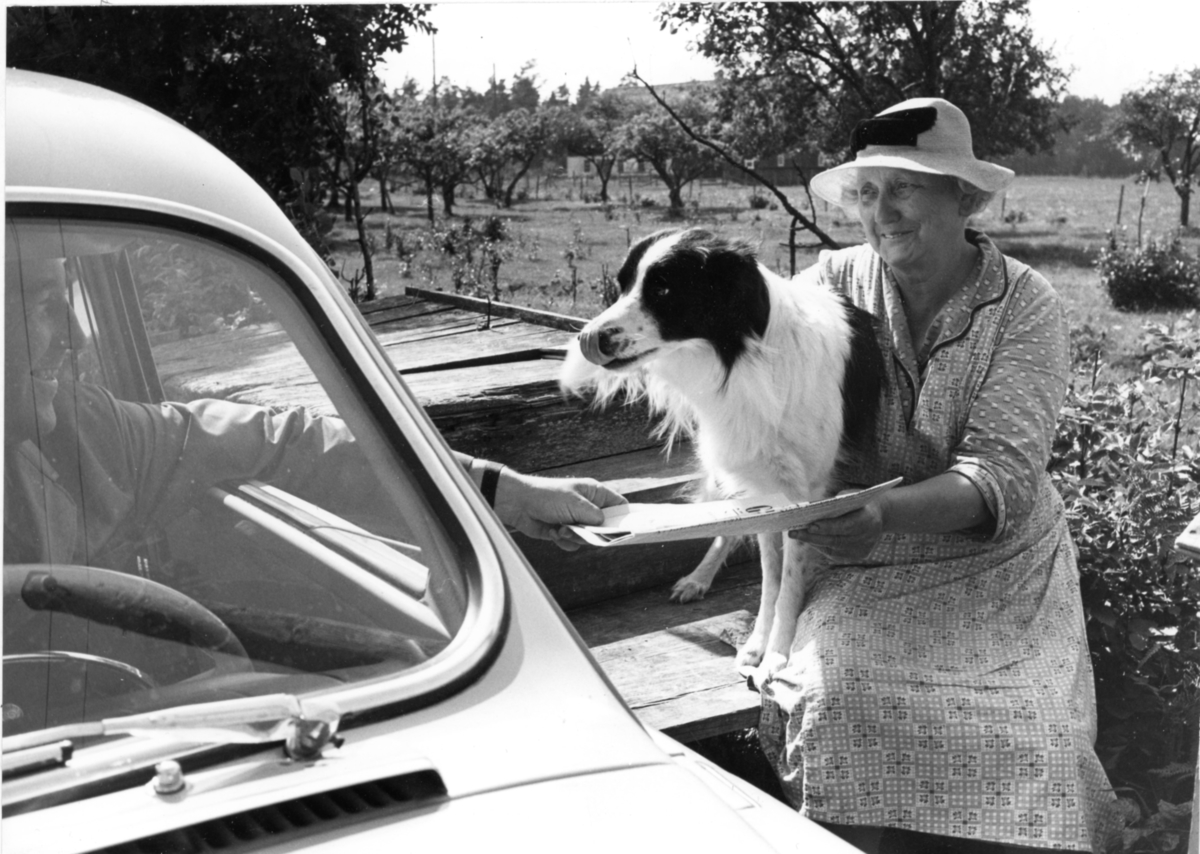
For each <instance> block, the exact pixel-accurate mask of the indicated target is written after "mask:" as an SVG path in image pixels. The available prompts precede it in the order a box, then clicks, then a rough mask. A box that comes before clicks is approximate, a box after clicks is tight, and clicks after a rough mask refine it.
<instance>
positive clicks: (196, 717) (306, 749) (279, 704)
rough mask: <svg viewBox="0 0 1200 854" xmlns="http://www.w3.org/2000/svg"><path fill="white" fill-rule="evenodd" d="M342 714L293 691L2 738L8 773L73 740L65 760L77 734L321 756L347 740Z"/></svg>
mask: <svg viewBox="0 0 1200 854" xmlns="http://www.w3.org/2000/svg"><path fill="white" fill-rule="evenodd" d="M341 717H342V715H341V711H340V710H339V708H338V706H337V703H335V702H334V701H332V700H328V699H324V698H310V699H305V700H302V699H300V698H299V697H297V696H295V695H293V694H267V695H264V696H262V697H242V698H239V699H237V700H221V701H218V702H215V703H194V704H192V705H188V706H177V707H176V708H173V709H163V710H161V711H157V712H147V713H145V714H140V715H124V716H122V717H117V718H104V719H102V720H98V721H83V722H80V723H74V724H63V725H62V726H56V727H49V728H48V729H41V730H37V731H36V732H28V733H22V734H21V735H12V736H9V737H8V738H5V739H3V741H2V742H0V745H2V750H3V754H4V756H3V771H4V773H5V774H8V773H12V772H16V771H20V770H24V769H26V768H28V767H29V766H30V765H31V764H44V763H45V761H46V759H45V748H46V747H47V746H48V745H55V746H58V745H62V743H63V742H67V743H68V744H67V745H66V747H67V748H68V749H65V750H63V751H62V760H61V761H62V762H65V761H66V760H67V758H69V757H70V755H71V751H70V749H69V747H70V742H72V741H73V740H76V739H82V738H97V737H100V736H110V735H140V736H146V737H149V738H160V739H164V740H167V741H174V742H188V743H194V742H214V743H219V744H270V743H273V742H282V743H283V748H284V751H285V752H286V753H287V755H288V756H289V757H291V758H292V759H297V760H308V759H315V758H316V757H317V756H319V755H320V753H321V750H322V749H324V748H325V746H326V745H328V744H333V745H334V746H335V747H337V746H340V745H341V743H342V741H341V738H339V737H338V736H337V728H338V724H339V723H340V722H341ZM34 757H36V759H35V758H34ZM59 764H61V762H60V763H59Z"/></svg>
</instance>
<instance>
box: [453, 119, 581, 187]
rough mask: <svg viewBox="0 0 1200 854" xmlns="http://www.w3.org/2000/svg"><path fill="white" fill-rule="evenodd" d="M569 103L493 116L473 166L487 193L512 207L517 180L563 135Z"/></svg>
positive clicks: (484, 132) (479, 142)
mask: <svg viewBox="0 0 1200 854" xmlns="http://www.w3.org/2000/svg"><path fill="white" fill-rule="evenodd" d="M567 112H568V111H567V109H566V108H565V107H549V108H547V107H543V108H541V109H538V110H527V109H525V108H523V107H522V108H519V109H515V110H512V111H510V112H507V113H504V114H503V115H501V116H498V117H497V118H495V119H493V120H492V122H491V123H490V124H489V125H488V126H487V128H486V130H484V131H483V132H482V133H481V134H480V135H479V136H478V138H477V141H476V148H475V151H474V153H473V155H472V158H473V159H472V166H473V169H474V171H475V173H476V174H477V175H478V176H479V180H480V183H482V184H483V187H484V193H485V194H486V195H487V197H488V198H489V199H492V200H493V201H495V202H496V203H497V204H499V205H501V206H503V207H506V208H510V207H512V204H513V195H514V193H515V192H516V188H517V183H518V182H519V181H520V180H521V179H522V178H523V177H525V174H526V173H527V172H528V171H529V169H530V167H532V166H533V164H534V163H535V162H536V161H537V160H538V159H539V158H541V157H542V156H543V155H544V154H545V153H546V151H547V149H549V148H550V147H551V146H552V145H553V144H554V142H555V141H556V140H557V139H558V138H559V136H560V135H561V131H560V128H561V126H562V122H563V114H565V113H567Z"/></svg>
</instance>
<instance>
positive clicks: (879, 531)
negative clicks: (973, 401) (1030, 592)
mask: <svg viewBox="0 0 1200 854" xmlns="http://www.w3.org/2000/svg"><path fill="white" fill-rule="evenodd" d="M995 522H996V520H995V517H994V516H992V513H991V511H990V510H988V506H987V502H986V501H984V499H983V495H982V494H981V493H980V492H979V490H978V489H977V488H976V487H975V485H974V484H973V483H971V481H969V480H968V479H967V478H966V477H964V476H963V475H961V474H958V473H957V472H952V471H951V472H946V473H944V474H939V475H937V476H936V477H931V478H929V479H928V480H923V481H921V482H920V483H914V484H912V485H911V486H898V487H896V488H895V489H890V490H888V491H887V492H885V493H884V494H883V495H881V496H880V497H879V498H877V499H876V500H874V501H872V502H871V503H870V504H868V505H866V506H865V507H863V508H862V509H860V510H856V511H854V512H853V513H847V514H845V515H844V516H837V517H834V518H831V519H822V520H820V521H817V522H813V523H812V524H810V525H806V526H805V527H803V528H797V529H796V530H794V531H791V532H790V533H789V536H791V537H792V538H793V539H796V540H800V541H802V542H806V543H809V544H810V545H813V546H815V547H816V548H817V549H818V550H819V551H820V552H821V553H823V554H826V555H828V556H829V557H831V558H835V559H838V560H854V559H857V558H862V557H866V556H867V555H868V554H870V553H871V550H872V549H874V548H875V546H876V544H878V542H879V540H880V538H881V537H882V536H883V535H884V534H947V533H951V532H954V531H968V530H972V529H976V530H989V531H990V529H991V528H992V527H993V526H994V525H995Z"/></svg>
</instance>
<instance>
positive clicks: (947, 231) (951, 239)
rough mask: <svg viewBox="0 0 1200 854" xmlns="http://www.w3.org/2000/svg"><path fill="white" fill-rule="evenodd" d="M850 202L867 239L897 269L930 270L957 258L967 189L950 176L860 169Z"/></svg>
mask: <svg viewBox="0 0 1200 854" xmlns="http://www.w3.org/2000/svg"><path fill="white" fill-rule="evenodd" d="M852 187H853V190H855V191H857V196H856V197H855V196H854V194H853V193H852V194H851V200H849V207H851V208H852V209H853V210H854V211H855V212H856V213H857V214H858V218H859V221H860V222H862V226H863V231H864V232H866V236H867V242H868V243H870V244H871V248H873V249H874V250H875V251H876V252H877V253H878V254H879V257H881V258H882V259H883V260H884V262H885V263H886V264H887V265H888V266H889V267H891V268H892V269H893V270H894V271H895V272H897V273H901V274H906V273H923V274H928V273H929V272H931V271H936V270H938V269H940V268H941V267H942V266H944V265H945V266H949V265H952V264H955V263H957V261H958V259H959V257H960V255H959V249H960V247H961V244H962V241H963V230H964V229H965V228H966V223H967V217H966V216H965V215H964V214H962V213H961V212H960V211H961V210H962V197H963V195H962V192H961V190H960V189H959V187H958V184H957V182H956V181H955V180H954V179H953V178H950V177H948V176H945V175H928V174H925V173H922V172H910V171H908V170H907V169H889V168H882V167H867V168H862V169H859V170H858V173H857V176H856V178H855V183H854V184H853V185H852Z"/></svg>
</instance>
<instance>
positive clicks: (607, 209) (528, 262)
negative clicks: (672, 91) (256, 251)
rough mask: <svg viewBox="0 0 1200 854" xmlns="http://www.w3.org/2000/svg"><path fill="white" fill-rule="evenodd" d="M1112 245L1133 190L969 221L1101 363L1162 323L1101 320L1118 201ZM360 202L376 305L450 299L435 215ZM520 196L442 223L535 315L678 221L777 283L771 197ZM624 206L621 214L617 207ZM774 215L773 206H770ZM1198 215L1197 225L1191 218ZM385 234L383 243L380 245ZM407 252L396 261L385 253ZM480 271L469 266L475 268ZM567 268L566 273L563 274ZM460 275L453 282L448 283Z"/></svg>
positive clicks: (592, 306)
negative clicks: (1032, 273)
mask: <svg viewBox="0 0 1200 854" xmlns="http://www.w3.org/2000/svg"><path fill="white" fill-rule="evenodd" d="M1122 186H1123V187H1124V191H1123V192H1124V198H1123V203H1122V205H1121V218H1120V222H1121V226H1120V230H1119V232H1118V233H1119V235H1121V236H1122V237H1123V238H1124V239H1125V240H1128V241H1130V242H1136V240H1137V231H1138V214H1139V207H1140V206H1141V203H1142V190H1143V187H1141V186H1138V185H1136V184H1135V183H1134V182H1133V181H1132V180H1125V181H1121V180H1118V179H1105V178H1064V177H1038V176H1031V177H1018V178H1017V179H1016V181H1015V182H1014V184H1013V186H1012V187H1011V188H1009V190H1008V192H1007V193H1006V194H1005V195H1004V197H1003V198H997V199H996V200H995V201H994V202H993V203H992V205H991V206H990V207H989V208H988V209H987V210H986V211H984V212H983V214H982V215H980V216H979V217H977V219H976V223H975V224H976V226H977V227H979V228H981V229H982V230H983V231H985V232H987V233H988V234H989V235H990V236H991V237H992V238H993V239H994V240H995V241H996V242H997V244H998V245H999V246H1000V247H1001V248H1002V249H1003V250H1004V251H1005V252H1008V253H1009V254H1011V255H1013V256H1015V257H1017V258H1019V259H1021V260H1023V261H1026V262H1027V263H1030V264H1032V265H1033V266H1034V267H1035V268H1036V269H1038V270H1039V271H1040V272H1041V273H1042V274H1043V275H1045V276H1046V277H1047V278H1048V279H1049V280H1050V282H1051V283H1052V284H1053V285H1054V286H1055V287H1056V288H1057V289H1058V290H1059V291H1060V293H1062V294H1063V296H1064V297H1065V298H1066V302H1067V304H1068V306H1069V310H1070V313H1071V323H1072V327H1073V328H1080V327H1082V326H1083V325H1084V324H1087V325H1090V326H1091V327H1092V328H1094V329H1097V330H1103V331H1105V332H1106V333H1107V335H1108V336H1109V341H1110V345H1109V346H1110V353H1109V355H1110V357H1115V358H1116V359H1120V358H1121V356H1122V355H1124V354H1125V353H1127V352H1129V350H1130V348H1131V347H1133V346H1134V343H1135V341H1136V339H1137V337H1138V335H1139V334H1140V330H1141V325H1142V322H1143V321H1147V320H1160V321H1161V320H1164V319H1166V316H1165V315H1126V314H1122V313H1119V312H1115V311H1113V310H1112V308H1111V306H1110V305H1109V302H1108V298H1107V296H1106V294H1105V293H1104V292H1103V290H1102V289H1101V287H1100V284H1099V277H1098V275H1097V273H1096V270H1095V267H1094V263H1095V259H1096V256H1097V253H1098V252H1099V250H1100V248H1101V246H1103V245H1104V243H1105V240H1106V232H1107V231H1109V230H1110V229H1113V228H1115V227H1116V225H1117V207H1118V201H1119V200H1120V199H1121V195H1122ZM781 189H782V191H783V192H784V193H785V195H786V196H787V197H788V198H789V200H791V202H792V203H793V204H795V205H797V206H798V207H800V209H801V210H802V211H804V212H805V213H806V214H809V213H810V211H811V208H810V207H809V205H808V202H807V200H806V198H805V196H804V191H803V188H801V187H784V188H781ZM1146 190H1147V192H1146V198H1145V209H1144V215H1143V220H1142V232H1143V235H1146V236H1148V235H1156V236H1160V235H1165V234H1168V233H1171V232H1173V231H1175V230H1176V229H1177V224H1178V221H1179V201H1178V197H1177V196H1176V195H1175V193H1174V191H1173V190H1172V189H1171V187H1170V186H1169V185H1167V184H1165V183H1159V184H1150V185H1149V186H1148V187H1147V188H1146ZM363 191H364V195H365V197H366V198H365V201H366V203H367V204H368V205H370V206H372V210H374V211H375V212H374V213H372V214H371V215H370V217H369V219H368V223H369V227H370V229H371V233H372V235H373V238H374V240H375V243H376V247H377V250H376V255H375V266H376V271H377V281H378V284H379V293H380V295H381V296H387V295H389V294H396V293H400V292H401V289H402V288H403V287H404V286H406V285H411V286H417V287H423V288H431V289H434V290H453V287H454V286H453V277H454V267H455V265H456V263H457V264H458V265H459V266H460V269H461V267H462V263H463V262H462V261H461V260H456V258H454V257H448V256H446V255H445V254H443V253H442V252H441V251H438V250H436V249H433V248H425V247H428V246H431V245H437V244H438V243H439V240H438V238H439V237H440V236H441V235H442V234H443V233H444V232H445V229H446V225H445V221H444V220H443V219H442V218H441V216H440V200H439V201H438V204H437V209H438V212H439V226H438V231H439V235H438V236H437V237H435V236H434V235H432V234H431V231H430V228H429V224H428V221H427V220H426V219H425V206H424V198H423V197H422V196H414V195H412V194H411V193H409V192H406V191H405V190H404V189H403V188H401V189H399V190H398V191H397V190H393V192H392V198H393V202H394V203H395V204H396V209H395V211H394V212H393V213H390V214H389V213H383V212H380V211H379V207H378V199H379V193H378V187H377V186H375V185H374V184H373V183H368V184H366V185H364V187H363ZM525 192H526V193H527V196H528V198H527V200H525V201H523V202H521V203H519V204H518V205H516V206H514V207H513V208H512V209H510V210H503V209H498V208H496V207H495V206H494V205H493V204H492V203H490V202H488V201H486V200H484V199H482V198H479V199H475V198H471V197H469V196H468V195H464V197H463V198H462V199H461V201H460V203H459V204H458V205H457V206H456V208H455V216H454V218H453V219H452V220H451V221H450V222H451V223H453V224H456V225H458V226H459V227H460V228H461V223H462V222H463V220H464V219H468V218H469V219H470V221H471V222H472V223H474V224H476V225H477V226H478V225H480V224H481V223H482V221H483V220H484V219H485V218H486V217H490V216H496V217H499V218H501V219H502V220H503V222H504V224H505V230H506V233H507V239H506V240H505V241H504V242H503V243H502V244H500V246H501V247H502V248H501V252H502V261H501V264H500V267H499V274H498V277H497V282H498V288H497V295H498V297H499V299H501V300H503V301H506V302H513V303H518V304H522V305H528V306H532V307H536V308H545V309H549V310H551V311H557V312H561V313H564V314H572V315H577V316H580V317H591V316H593V315H594V314H596V313H597V312H598V311H599V309H600V308H601V307H602V306H603V301H602V296H601V294H602V292H603V280H604V277H605V275H606V274H607V275H608V276H613V275H615V273H616V270H617V268H618V267H619V266H620V263H621V260H622V258H623V257H624V255H625V251H626V249H627V247H628V246H629V244H630V243H631V242H632V241H635V240H637V239H638V238H639V237H642V236H644V235H646V234H649V233H651V232H653V231H656V230H658V229H660V228H665V227H673V226H678V225H685V224H694V225H705V226H707V227H709V228H712V229H715V230H717V231H720V232H723V233H726V234H729V235H731V236H738V237H744V238H748V239H750V240H752V241H754V242H755V243H756V244H757V245H758V246H759V252H760V256H761V257H762V259H763V260H764V261H765V262H766V263H767V264H768V265H769V266H771V267H772V268H774V269H775V270H777V271H779V272H783V273H787V272H788V271H789V266H790V264H789V257H788V250H787V228H788V224H789V220H790V217H789V216H788V215H787V214H786V213H785V212H784V211H782V210H780V209H779V208H778V205H777V203H776V202H775V200H774V199H773V198H769V197H765V194H764V193H763V191H761V190H759V191H757V195H760V196H764V198H765V201H767V202H768V203H769V206H768V207H761V208H758V209H754V208H752V207H751V198H752V197H753V196H755V195H756V192H755V190H754V189H753V188H752V187H750V186H743V185H738V184H733V183H717V182H700V183H697V184H694V185H692V187H691V188H690V190H689V191H685V201H687V203H688V208H687V211H686V213H685V218H684V220H682V221H679V220H674V221H672V220H669V219H668V218H667V216H666V192H665V190H664V189H663V187H662V185H661V184H659V183H658V182H657V181H652V180H650V179H647V178H640V179H634V180H633V181H632V182H631V181H629V180H628V179H614V180H613V181H612V182H611V184H610V186H609V192H610V196H611V197H612V202H611V204H610V205H608V206H605V205H602V204H600V203H599V202H598V201H597V200H596V199H595V197H596V196H597V195H598V184H596V183H595V182H594V181H593V182H592V183H580V181H579V180H578V179H576V180H569V179H565V178H560V179H557V180H544V179H533V180H531V181H530V182H529V185H528V186H527V187H526V190H525ZM631 198H632V204H631V203H630V200H631ZM772 207H774V208H775V209H772ZM1198 215H1200V214H1198ZM816 221H817V223H818V225H819V226H820V227H821V228H822V229H824V230H825V231H826V232H828V233H829V234H830V235H831V236H832V237H833V238H834V239H836V240H838V241H839V242H841V243H842V244H843V245H851V244H854V243H857V242H860V241H861V239H862V238H861V230H860V227H859V225H858V224H857V222H854V221H852V220H850V218H849V217H848V216H847V215H846V214H845V213H844V212H843V211H841V210H840V209H838V208H836V207H832V206H830V205H827V204H826V203H825V202H822V201H819V200H818V201H817V203H816ZM389 232H390V235H389ZM352 237H353V230H352V228H351V227H350V226H349V224H348V223H345V222H344V221H342V220H341V218H340V217H339V218H338V222H337V225H336V227H335V230H334V233H333V238H334V247H335V251H336V256H337V257H338V258H339V259H340V260H344V262H345V270H346V272H347V275H349V274H350V273H351V272H352V271H354V270H355V269H357V268H358V267H361V264H362V261H361V258H360V257H359V256H358V254H357V248H356V245H355V244H354V243H352V242H351V238H352ZM1184 242H1185V244H1186V245H1187V246H1188V247H1189V249H1191V250H1192V251H1193V252H1194V251H1196V250H1197V249H1198V248H1200V229H1196V228H1194V227H1193V228H1192V229H1190V230H1189V232H1188V233H1187V234H1185V235H1184ZM797 243H798V244H799V245H800V246H801V247H802V249H801V251H799V252H798V255H797V259H796V269H798V270H799V269H803V268H804V267H806V266H808V265H809V264H811V263H812V262H814V261H815V260H816V255H817V252H818V251H819V248H818V247H817V246H816V240H815V238H814V237H813V236H812V235H811V234H808V233H806V232H801V233H800V234H798V235H797ZM398 246H399V247H403V249H404V250H405V251H406V252H410V253H411V255H410V256H409V257H407V258H406V259H404V260H401V258H399V257H398V256H397V252H396V249H397V247H398ZM479 266H480V264H479V262H478V259H476V260H475V267H476V268H478V267H479ZM572 266H574V270H572ZM460 275H462V274H461V273H460ZM465 275H466V276H467V279H468V281H467V283H466V285H465V286H464V290H471V289H472V285H474V284H475V283H474V282H472V281H471V279H472V277H474V279H475V280H476V281H478V285H477V287H475V291H476V292H480V293H492V287H491V278H490V272H488V271H487V270H483V271H479V270H473V271H467V272H466V273H465Z"/></svg>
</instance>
